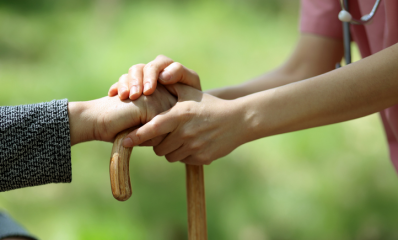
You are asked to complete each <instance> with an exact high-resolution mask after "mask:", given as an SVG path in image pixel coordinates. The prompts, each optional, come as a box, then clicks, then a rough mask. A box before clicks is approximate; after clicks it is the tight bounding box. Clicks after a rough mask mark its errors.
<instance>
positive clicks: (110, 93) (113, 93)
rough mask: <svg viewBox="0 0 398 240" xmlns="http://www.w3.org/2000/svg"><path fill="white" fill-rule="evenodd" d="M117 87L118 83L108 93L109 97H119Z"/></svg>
mask: <svg viewBox="0 0 398 240" xmlns="http://www.w3.org/2000/svg"><path fill="white" fill-rule="evenodd" d="M117 85H118V83H117V82H116V83H114V84H113V85H112V86H111V87H110V88H109V91H108V96H109V97H113V96H115V95H117Z"/></svg>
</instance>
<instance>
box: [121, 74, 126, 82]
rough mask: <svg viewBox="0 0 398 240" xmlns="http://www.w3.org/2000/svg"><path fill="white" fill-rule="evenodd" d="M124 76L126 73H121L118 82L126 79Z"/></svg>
mask: <svg viewBox="0 0 398 240" xmlns="http://www.w3.org/2000/svg"><path fill="white" fill-rule="evenodd" d="M126 77H127V74H126V73H125V74H123V75H122V76H120V78H119V82H122V81H123V80H124V79H126Z"/></svg>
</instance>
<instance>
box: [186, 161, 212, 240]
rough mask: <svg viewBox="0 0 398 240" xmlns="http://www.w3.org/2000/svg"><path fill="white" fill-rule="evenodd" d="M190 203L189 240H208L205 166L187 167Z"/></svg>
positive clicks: (188, 201)
mask: <svg viewBox="0 0 398 240" xmlns="http://www.w3.org/2000/svg"><path fill="white" fill-rule="evenodd" d="M185 168H186V182H187V203H188V239H189V240H207V225H206V204H205V188H204V178H203V166H194V165H185Z"/></svg>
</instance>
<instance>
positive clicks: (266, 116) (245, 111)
mask: <svg viewBox="0 0 398 240" xmlns="http://www.w3.org/2000/svg"><path fill="white" fill-rule="evenodd" d="M272 95H273V90H268V91H264V92H262V93H257V94H251V95H248V96H245V97H240V98H237V99H235V100H233V102H234V103H233V105H235V106H236V108H237V109H238V111H239V115H240V116H241V120H240V122H241V125H242V127H243V132H242V137H243V140H244V141H245V142H250V141H253V140H256V139H259V138H263V137H268V136H271V135H274V134H275V131H276V130H277V128H278V126H279V120H278V116H277V114H275V111H274V110H273V109H272V103H271V102H272ZM270 113H273V114H270Z"/></svg>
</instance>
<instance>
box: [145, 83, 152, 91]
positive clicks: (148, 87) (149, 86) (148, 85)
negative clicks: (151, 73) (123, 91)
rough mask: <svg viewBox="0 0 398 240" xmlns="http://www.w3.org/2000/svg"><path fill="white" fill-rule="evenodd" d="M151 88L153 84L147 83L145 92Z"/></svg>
mask: <svg viewBox="0 0 398 240" xmlns="http://www.w3.org/2000/svg"><path fill="white" fill-rule="evenodd" d="M150 88H151V84H150V83H145V86H144V92H146V91H148V90H149V89H150Z"/></svg>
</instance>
